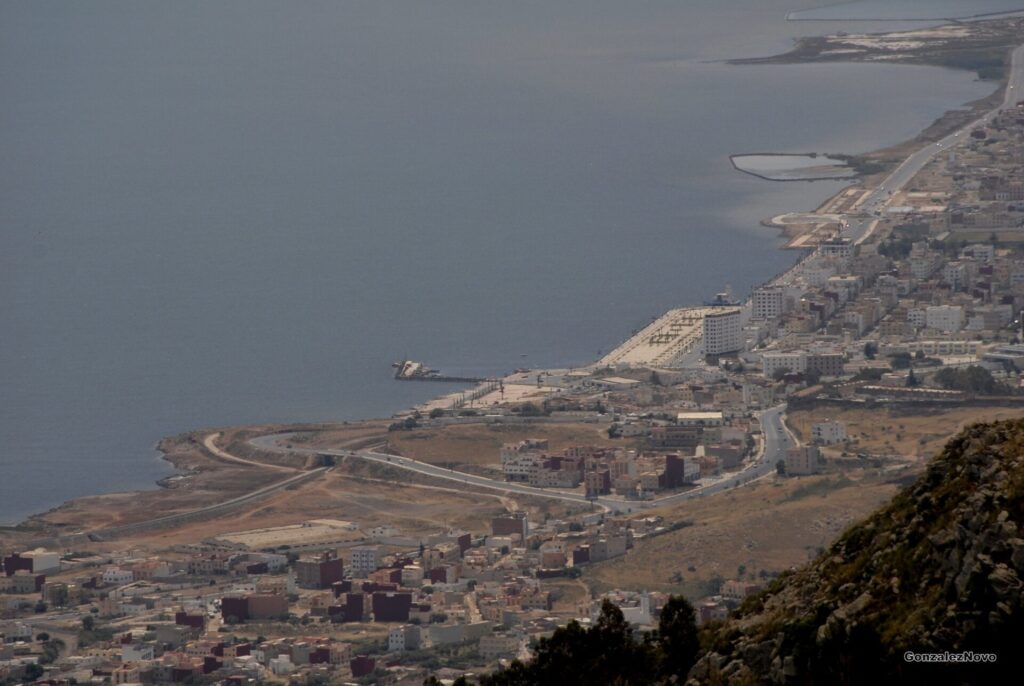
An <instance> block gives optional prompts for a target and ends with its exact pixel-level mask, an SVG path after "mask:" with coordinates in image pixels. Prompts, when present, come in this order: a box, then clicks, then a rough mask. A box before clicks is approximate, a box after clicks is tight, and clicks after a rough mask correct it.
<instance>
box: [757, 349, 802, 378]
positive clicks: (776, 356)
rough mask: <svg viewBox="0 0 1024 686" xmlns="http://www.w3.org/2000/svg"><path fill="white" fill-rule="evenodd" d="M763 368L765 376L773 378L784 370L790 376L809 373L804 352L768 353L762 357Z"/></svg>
mask: <svg viewBox="0 0 1024 686" xmlns="http://www.w3.org/2000/svg"><path fill="white" fill-rule="evenodd" d="M761 368H762V369H763V370H764V375H765V376H767V377H769V378H773V377H775V376H776V375H777V374H780V373H782V371H783V370H785V372H787V373H790V374H803V373H804V372H805V371H807V354H806V353H802V352H792V353H782V352H768V353H764V354H763V355H761Z"/></svg>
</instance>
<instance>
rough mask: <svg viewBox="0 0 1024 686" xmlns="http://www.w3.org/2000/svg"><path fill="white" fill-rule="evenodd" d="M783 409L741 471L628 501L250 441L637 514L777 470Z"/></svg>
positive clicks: (359, 453)
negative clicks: (652, 496) (680, 489)
mask: <svg viewBox="0 0 1024 686" xmlns="http://www.w3.org/2000/svg"><path fill="white" fill-rule="evenodd" d="M785 409H786V406H785V405H778V406H776V407H773V408H771V409H769V410H765V411H764V412H762V413H761V425H762V429H763V436H764V440H763V443H762V450H761V451H760V452H759V453H758V454H757V455H756V456H755V457H754V458H753V459H752V460H751V461H750V462H748V463H747V465H746V466H745V467H744V468H743V469H741V470H740V471H737V472H734V473H730V474H726V475H723V476H719V477H716V478H715V479H706V480H702V481H701V482H699V484H698V485H697V486H696V487H695V488H691V489H689V490H687V491H683V492H681V493H675V494H673V495H668V496H664V497H661V498H655V499H653V500H625V499H623V498H613V497H602V498H587V497H586V496H585V495H583V494H582V493H579V492H574V491H566V490H561V489H557V488H537V487H535V486H529V485H527V484H520V483H511V482H507V481H498V480H497V479H489V478H487V477H484V476H478V475H476V474H467V473H465V472H460V471H457V470H454V469H448V468H447V467H439V466H437V465H433V464H428V463H426V462H421V461H419V460H414V459H412V458H409V457H402V456H399V455H389V454H387V453H380V452H376V451H374V450H335V449H325V448H319V449H318V448H308V447H302V446H301V445H292V447H290V448H286V447H284V446H283V445H281V444H282V443H283V442H287V440H288V437H289V436H291V435H293V434H292V433H278V434H267V435H264V436H258V437H256V438H253V439H251V440H250V443H251V444H252V445H254V446H255V447H257V448H260V449H262V450H270V451H275V452H283V453H302V454H307V455H308V454H320V455H331V456H334V457H340V458H347V459H359V460H365V461H368V462H375V463H377V464H381V465H385V466H388V467H394V468H396V469H401V470H403V471H408V472H413V473H416V474H420V475H423V476H430V477H434V478H437V479H444V480H446V481H455V482H458V483H459V484H461V485H462V487H463V488H465V489H466V490H472V489H487V490H491V491H498V492H500V493H507V494H511V495H523V496H531V497H535V498H549V499H554V500H561V501H562V502H568V503H578V504H590V503H593V504H594V505H596V506H597V507H600V508H602V509H604V510H605V511H610V512H633V511H636V510H646V509H650V508H653V507H662V506H665V505H674V504H676V503H680V502H683V501H685V500H692V499H694V498H701V497H704V496H708V495H713V494H715V493H719V492H721V491H725V490H728V489H730V488H736V487H738V486H742V485H743V484H747V483H750V482H751V481H754V480H755V479H760V478H762V477H764V476H767V475H769V474H771V473H772V472H774V471H775V463H776V462H778V461H779V460H780V459H784V458H785V454H786V448H788V447H789V446H791V445H792V438H791V436H790V435H789V432H788V431H787V429H786V427H785V425H784V424H783V421H782V415H783V412H785Z"/></svg>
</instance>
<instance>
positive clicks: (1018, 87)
mask: <svg viewBox="0 0 1024 686" xmlns="http://www.w3.org/2000/svg"><path fill="white" fill-rule="evenodd" d="M1022 99H1024V45H1022V46H1020V47H1018V48H1016V49H1015V50H1014V51H1013V53H1012V54H1011V55H1010V74H1009V76H1008V77H1007V82H1006V90H1005V92H1004V94H1003V102H1002V103H1001V104H1000V105H999V106H998V107H996V108H995V109H993V110H991V111H989V112H987V113H986V114H985V115H984V116H982V117H979V118H978V119H975V120H974V121H972V122H971V123H969V124H967V125H966V126H963V127H962V128H960V129H957V130H956V131H954V132H953V133H951V134H949V135H948V136H946V137H945V138H943V139H941V140H938V141H936V142H934V143H929V144H928V145H926V146H924V147H923V148H921V149H920V150H918V151H917V152H915V153H913V154H912V155H911V156H910V157H908V158H907V159H905V160H903V162H902V163H901V164H900V165H899V166H898V167H896V169H894V170H893V171H892V172H891V173H890V174H889V176H887V177H885V180H884V181H882V182H881V183H880V184H879V185H878V187H877V188H875V189H874V190H872V191H870V192H869V193H868V194H867V195H866V196H865V197H864V199H863V200H861V202H860V203H859V205H858V210H859V212H860V214H859V215H857V216H854V217H851V218H850V220H849V224H850V228H849V233H848V234H847V237H848V238H850V239H851V240H853V242H854V243H863V242H864V241H866V240H867V239H868V238H869V237H870V236H871V234H872V233H873V232H874V230H875V227H876V226H877V225H878V216H880V215H881V213H882V212H883V211H884V210H885V207H886V205H887V204H888V202H889V200H890V199H891V198H892V196H893V194H895V193H896V192H897V191H899V190H902V189H903V187H904V186H905V185H906V184H907V183H908V182H909V181H910V180H911V179H912V178H914V176H915V175H916V174H917V173H918V172H919V171H921V169H922V168H924V166H925V165H926V164H928V163H929V162H931V161H932V160H933V159H934V158H935V156H936V155H938V154H939V153H941V152H943V151H945V150H948V149H949V148H950V147H951V146H952V145H955V144H956V143H958V142H960V140H962V139H963V138H964V137H965V136H969V135H970V132H971V131H973V130H974V129H975V128H977V127H979V126H984V125H985V124H987V123H988V122H990V121H991V120H992V119H993V118H994V117H995V116H996V115H997V114H998V113H999V112H1000V111H1001V110H1004V109H1008V108H1010V107H1015V106H1016V105H1017V101H1018V100H1022Z"/></svg>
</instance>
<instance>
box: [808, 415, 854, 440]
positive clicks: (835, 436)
mask: <svg viewBox="0 0 1024 686" xmlns="http://www.w3.org/2000/svg"><path fill="white" fill-rule="evenodd" d="M811 439H812V440H813V441H814V442H815V443H818V444H820V445H833V444H835V443H842V442H843V441H845V440H846V427H845V426H843V423H842V422H836V421H832V420H828V421H824V422H818V423H817V424H814V425H812V426H811Z"/></svg>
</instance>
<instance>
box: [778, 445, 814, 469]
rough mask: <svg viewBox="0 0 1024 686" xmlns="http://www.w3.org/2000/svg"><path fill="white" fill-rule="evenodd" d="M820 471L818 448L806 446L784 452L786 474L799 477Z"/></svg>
mask: <svg viewBox="0 0 1024 686" xmlns="http://www.w3.org/2000/svg"><path fill="white" fill-rule="evenodd" d="M819 471H821V464H820V453H819V452H818V446H816V445H806V446H802V447H799V448H790V449H789V450H787V451H786V474H789V475H791V476H801V475H804V474H817V473H818V472H819Z"/></svg>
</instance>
